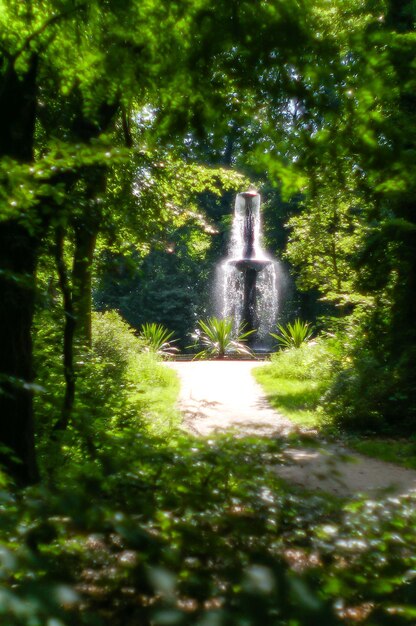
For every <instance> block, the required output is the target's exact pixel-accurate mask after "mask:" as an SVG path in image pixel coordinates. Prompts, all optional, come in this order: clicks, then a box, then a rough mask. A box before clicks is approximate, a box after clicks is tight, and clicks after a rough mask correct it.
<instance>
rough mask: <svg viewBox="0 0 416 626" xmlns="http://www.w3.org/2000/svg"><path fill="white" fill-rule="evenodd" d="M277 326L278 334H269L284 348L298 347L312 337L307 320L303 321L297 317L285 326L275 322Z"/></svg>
mask: <svg viewBox="0 0 416 626" xmlns="http://www.w3.org/2000/svg"><path fill="white" fill-rule="evenodd" d="M277 328H278V330H279V334H277V333H270V334H271V336H272V337H274V339H277V341H278V342H279V344H280V346H282V347H284V348H300V346H301V345H302V344H303V343H307V342H308V341H309V339H310V338H311V337H312V330H311V328H310V324H309V322H304V321H302V320H301V319H299V318H296V319H295V321H294V322H288V323H287V324H286V326H283V325H282V324H277Z"/></svg>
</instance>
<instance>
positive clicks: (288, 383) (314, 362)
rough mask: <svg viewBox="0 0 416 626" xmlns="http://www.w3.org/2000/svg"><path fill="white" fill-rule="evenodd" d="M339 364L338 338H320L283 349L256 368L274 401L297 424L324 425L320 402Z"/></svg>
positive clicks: (256, 372)
mask: <svg viewBox="0 0 416 626" xmlns="http://www.w3.org/2000/svg"><path fill="white" fill-rule="evenodd" d="M337 364H338V347H337V344H336V343H335V341H331V340H326V341H322V340H316V341H313V342H312V341H311V342H309V343H304V344H302V345H301V346H300V347H299V348H291V349H289V350H281V351H279V352H277V353H275V354H274V355H273V356H272V359H271V362H270V364H268V365H266V366H265V367H262V368H256V369H255V370H254V376H255V378H256V379H257V380H258V381H259V382H260V383H261V384H262V385H263V387H264V389H265V391H266V394H267V398H268V400H269V402H270V404H271V405H272V406H273V407H274V408H275V409H276V410H278V411H280V412H281V413H283V414H284V415H285V416H286V417H288V418H289V419H291V420H293V422H295V423H296V424H299V425H301V426H307V427H314V428H316V427H320V426H322V424H323V421H324V418H323V412H322V409H321V407H320V401H321V398H322V397H323V395H324V394H325V392H326V391H327V390H328V389H329V387H330V385H331V381H332V379H333V376H334V372H335V370H336V368H337Z"/></svg>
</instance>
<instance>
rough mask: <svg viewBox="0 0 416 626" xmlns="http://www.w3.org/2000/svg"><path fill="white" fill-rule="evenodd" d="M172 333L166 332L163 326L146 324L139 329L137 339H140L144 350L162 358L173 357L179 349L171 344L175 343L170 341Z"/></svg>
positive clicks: (153, 323) (173, 340)
mask: <svg viewBox="0 0 416 626" xmlns="http://www.w3.org/2000/svg"><path fill="white" fill-rule="evenodd" d="M173 334H174V333H173V331H170V330H168V329H167V328H165V326H163V324H156V323H155V322H147V323H146V324H142V325H141V327H140V332H139V337H140V339H142V341H143V344H144V346H145V348H144V349H145V350H147V351H148V352H154V353H155V354H160V355H162V356H173V355H174V354H175V353H176V352H179V349H178V348H177V347H176V346H173V345H172V344H173V343H174V342H175V341H177V340H176V339H172V337H173Z"/></svg>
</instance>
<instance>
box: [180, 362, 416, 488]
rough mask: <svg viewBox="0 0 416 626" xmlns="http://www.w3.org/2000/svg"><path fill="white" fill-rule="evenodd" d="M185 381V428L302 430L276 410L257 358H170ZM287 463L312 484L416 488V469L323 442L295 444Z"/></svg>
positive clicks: (283, 470)
mask: <svg viewBox="0 0 416 626" xmlns="http://www.w3.org/2000/svg"><path fill="white" fill-rule="evenodd" d="M169 367H172V368H173V369H174V370H176V372H177V373H178V375H179V377H180V380H181V393H180V397H179V406H180V410H181V412H182V414H183V416H184V427H185V428H186V429H187V430H188V431H190V432H192V433H194V434H196V435H202V436H207V435H210V434H211V433H215V432H223V431H227V430H230V429H236V431H237V432H238V433H239V434H240V435H241V434H243V435H258V436H281V437H282V436H283V437H285V436H287V435H288V434H289V433H291V432H294V431H296V427H295V426H294V425H293V423H292V422H290V421H289V420H288V419H286V418H285V417H283V416H282V415H279V413H277V412H276V411H275V410H274V409H272V408H271V407H270V406H269V404H268V402H267V400H266V397H265V394H264V392H263V390H262V388H261V387H260V385H259V384H258V383H257V382H256V381H255V380H254V378H253V376H252V374H251V370H252V369H253V368H254V367H259V364H258V363H256V362H253V361H191V362H172V363H169ZM286 460H287V464H285V465H282V466H280V467H278V468H276V471H277V472H278V473H279V475H281V476H282V477H283V478H285V479H288V480H290V481H292V482H295V483H296V484H299V485H301V486H303V487H305V488H307V489H318V490H324V491H327V492H330V493H333V494H335V495H342V496H354V495H357V494H358V493H366V494H369V495H370V494H371V493H375V492H380V491H382V490H391V491H394V493H397V494H401V493H408V492H410V491H413V490H416V471H412V470H408V469H405V468H401V467H398V466H396V465H394V464H392V463H385V462H383V461H377V460H375V459H370V458H368V457H364V456H362V455H359V454H356V453H353V452H350V451H348V450H346V449H344V448H342V447H340V446H332V445H331V446H328V445H324V444H320V445H319V447H313V448H309V447H308V448H295V449H293V448H291V449H289V450H288V451H287V453H286Z"/></svg>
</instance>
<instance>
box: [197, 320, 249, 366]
mask: <svg viewBox="0 0 416 626" xmlns="http://www.w3.org/2000/svg"><path fill="white" fill-rule="evenodd" d="M253 332H254V331H253V330H248V331H245V330H244V326H240V328H239V329H238V330H237V333H234V332H233V322H232V320H231V319H227V318H226V319H221V318H218V317H210V318H208V319H207V320H206V321H204V320H199V322H198V328H197V329H196V330H195V334H194V338H195V344H194V345H195V346H198V345H202V346H203V349H202V350H201V351H200V352H198V353H197V354H196V355H195V358H196V359H206V358H209V357H214V358H217V359H223V358H224V357H225V355H226V354H248V355H250V354H252V352H251V350H250V348H248V346H246V345H245V342H246V341H247V339H248V338H249V337H250V335H252V334H253Z"/></svg>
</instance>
